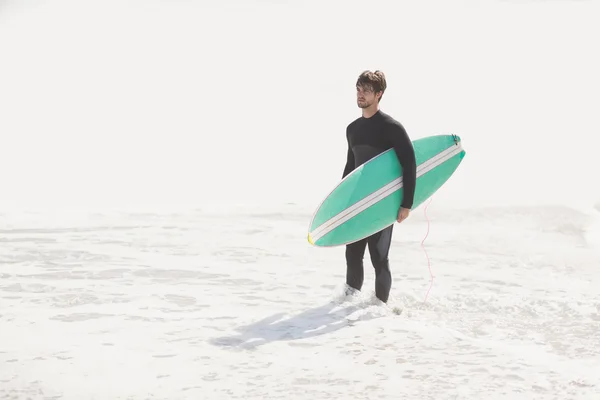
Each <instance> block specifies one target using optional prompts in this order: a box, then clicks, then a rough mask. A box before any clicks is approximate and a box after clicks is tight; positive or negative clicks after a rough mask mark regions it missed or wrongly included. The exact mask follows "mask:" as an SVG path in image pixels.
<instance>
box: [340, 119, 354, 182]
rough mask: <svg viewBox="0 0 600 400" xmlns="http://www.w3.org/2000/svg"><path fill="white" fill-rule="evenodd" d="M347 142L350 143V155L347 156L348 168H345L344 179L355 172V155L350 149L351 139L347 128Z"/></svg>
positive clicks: (349, 148)
mask: <svg viewBox="0 0 600 400" xmlns="http://www.w3.org/2000/svg"><path fill="white" fill-rule="evenodd" d="M346 140H347V141H348V154H347V155H346V167H344V173H343V174H342V179H344V178H345V177H346V175H348V174H349V173H350V172H352V171H353V170H354V153H353V152H352V148H351V147H350V138H349V137H348V128H346Z"/></svg>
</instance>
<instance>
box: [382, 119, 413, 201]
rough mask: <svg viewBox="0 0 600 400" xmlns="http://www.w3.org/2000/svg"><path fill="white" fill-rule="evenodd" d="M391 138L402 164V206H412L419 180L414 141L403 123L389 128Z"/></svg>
mask: <svg viewBox="0 0 600 400" xmlns="http://www.w3.org/2000/svg"><path fill="white" fill-rule="evenodd" d="M388 135H389V140H390V142H391V143H392V146H394V150H395V151H396V155H397V156H398V161H399V162H400V165H402V186H403V188H404V196H403V199H402V204H401V206H402V207H403V208H409V209H410V208H412V206H413V200H414V196H415V187H416V182H417V162H416V159H415V149H414V148H413V145H412V142H411V141H410V138H409V137H408V134H407V133H406V130H405V129H404V127H402V125H394V126H393V127H392V129H389V130H388Z"/></svg>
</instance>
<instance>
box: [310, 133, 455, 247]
mask: <svg viewBox="0 0 600 400" xmlns="http://www.w3.org/2000/svg"><path fill="white" fill-rule="evenodd" d="M461 151H462V146H461V144H460V143H459V144H458V145H456V146H453V147H450V148H448V149H446V150H444V151H442V152H440V153H438V154H437V155H435V156H434V157H432V158H430V159H429V160H427V161H426V162H424V163H422V164H421V165H419V166H418V167H417V178H419V177H420V176H422V175H424V174H426V173H427V172H429V171H431V170H432V169H434V168H436V167H438V166H439V165H441V164H443V163H444V162H446V161H448V160H449V159H451V158H452V157H454V156H455V155H457V154H459V153H460V152H461ZM402 186H403V183H402V177H400V178H397V179H395V180H393V181H392V182H390V183H388V184H387V185H385V186H384V187H382V188H381V189H379V190H377V191H376V192H374V193H372V194H370V195H369V196H367V197H365V198H364V199H362V200H361V201H359V202H357V203H355V204H353V205H352V206H350V207H348V208H347V209H345V210H343V211H341V212H340V213H339V214H337V215H336V216H334V217H332V218H330V219H329V220H328V221H326V222H324V223H323V224H322V225H321V226H319V227H318V228H317V229H315V230H314V231H313V232H312V233H311V235H310V236H311V239H312V241H313V242H316V241H317V240H319V239H320V238H322V237H323V236H325V235H326V234H327V233H329V232H331V231H332V230H333V229H335V228H337V227H338V226H340V225H342V224H343V223H344V222H346V221H348V220H349V219H351V218H353V217H354V216H356V215H358V214H359V213H361V212H362V211H364V210H365V209H367V208H369V207H370V206H372V205H373V204H375V203H377V202H378V201H380V200H382V199H384V198H386V197H387V196H389V195H391V194H393V193H394V192H395V191H396V190H399V189H400V188H401V187H402Z"/></svg>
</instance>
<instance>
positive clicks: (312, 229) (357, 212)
mask: <svg viewBox="0 0 600 400" xmlns="http://www.w3.org/2000/svg"><path fill="white" fill-rule="evenodd" d="M412 144H413V148H414V151H415V158H416V164H417V181H416V187H415V194H414V201H413V206H412V209H413V210H414V209H415V208H417V207H418V206H419V205H421V204H422V203H423V202H424V201H425V200H427V199H428V198H429V197H430V196H431V195H433V194H434V193H435V192H436V191H437V190H439V189H440V188H441V187H442V186H443V185H444V184H445V183H446V182H447V181H448V179H449V178H450V177H451V176H452V174H454V172H455V171H456V169H457V168H458V166H459V165H460V163H461V162H462V160H463V158H464V156H465V154H466V152H465V150H464V149H463V147H462V141H461V138H460V137H459V136H458V135H433V136H428V137H424V138H420V139H416V140H413V141H412ZM402 180H403V179H402V166H401V165H400V162H399V161H398V157H397V155H396V152H395V151H394V149H389V150H387V151H385V152H383V153H381V154H379V155H377V156H376V157H373V158H372V159H370V160H369V161H367V162H365V163H364V164H362V165H360V166H359V167H357V168H356V169H355V170H354V171H352V172H351V173H350V174H348V175H346V176H345V177H344V179H342V180H341V181H340V182H339V183H338V184H337V185H336V186H335V187H334V188H333V190H332V191H331V192H330V193H329V194H328V195H327V196H326V197H325V198H324V199H323V201H322V202H321V203H320V205H319V206H318V207H317V209H316V211H315V212H314V214H313V216H312V218H311V220H310V223H309V227H308V242H309V243H310V244H311V245H314V246H318V247H333V246H342V245H346V244H349V243H353V242H356V241H358V240H361V239H364V238H365V237H368V236H370V235H372V234H374V233H376V232H379V231H380V230H382V229H384V228H386V227H388V226H390V225H392V224H394V223H395V222H396V218H397V217H398V210H399V209H400V204H401V203H402V198H403V185H402Z"/></svg>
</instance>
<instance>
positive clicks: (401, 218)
mask: <svg viewBox="0 0 600 400" xmlns="http://www.w3.org/2000/svg"><path fill="white" fill-rule="evenodd" d="M408 214H410V208H404V207H400V210H399V211H398V218H397V221H398V223H400V222H402V221H404V220H405V219H406V218H408Z"/></svg>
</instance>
